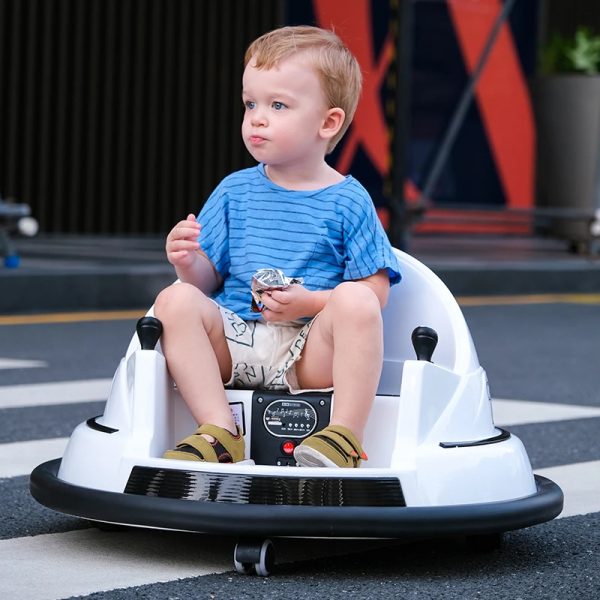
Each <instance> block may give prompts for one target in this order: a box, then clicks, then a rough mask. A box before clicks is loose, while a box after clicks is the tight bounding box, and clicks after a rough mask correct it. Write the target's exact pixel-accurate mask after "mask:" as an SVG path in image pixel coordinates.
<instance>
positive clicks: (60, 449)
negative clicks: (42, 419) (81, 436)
mask: <svg viewBox="0 0 600 600" xmlns="http://www.w3.org/2000/svg"><path fill="white" fill-rule="evenodd" d="M67 441H68V438H51V439H45V440H29V441H27V442H12V443H10V444H0V479H2V478H6V477H18V476H19V475H29V474H30V473H31V471H33V469H34V468H35V467H36V466H37V465H39V464H40V463H43V462H46V461H47V460H50V459H52V458H59V457H60V456H62V455H63V453H64V451H65V448H66V446H67Z"/></svg>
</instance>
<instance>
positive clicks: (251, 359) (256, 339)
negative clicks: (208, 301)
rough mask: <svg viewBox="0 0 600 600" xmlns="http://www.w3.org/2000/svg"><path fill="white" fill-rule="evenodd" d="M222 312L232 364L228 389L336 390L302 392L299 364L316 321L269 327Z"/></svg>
mask: <svg viewBox="0 0 600 600" xmlns="http://www.w3.org/2000/svg"><path fill="white" fill-rule="evenodd" d="M217 306H219V305H217ZM219 310H220V312H221V317H222V318H223V327H224V329H225V338H226V339H227V346H228V347H229V353H230V354H231V362H232V374H231V379H230V380H229V381H228V382H227V383H226V384H225V387H229V388H245V389H265V390H276V391H287V392H290V393H292V394H298V393H300V392H304V391H330V389H332V388H328V390H300V389H299V386H298V379H297V377H296V369H295V363H296V361H297V360H298V359H299V358H300V356H301V354H302V350H303V348H304V344H305V343H306V339H307V337H308V332H309V331H310V328H311V326H312V324H313V323H314V321H315V319H314V318H313V319H312V320H311V321H309V322H308V323H298V322H285V323H267V322H265V321H262V320H259V321H244V320H243V319H242V318H241V317H239V316H238V315H237V314H236V313H234V312H232V311H230V310H228V309H227V308H224V307H222V306H219ZM315 318H316V317H315Z"/></svg>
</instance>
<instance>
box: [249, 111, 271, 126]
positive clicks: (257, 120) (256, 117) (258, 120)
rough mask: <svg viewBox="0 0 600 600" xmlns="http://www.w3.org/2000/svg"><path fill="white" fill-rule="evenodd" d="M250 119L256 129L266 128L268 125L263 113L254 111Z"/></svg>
mask: <svg viewBox="0 0 600 600" xmlns="http://www.w3.org/2000/svg"><path fill="white" fill-rule="evenodd" d="M250 118H251V123H252V125H254V126H255V127H260V126H261V125H263V126H264V125H266V124H267V119H266V117H265V115H264V113H263V112H262V111H259V110H254V111H252V116H251V117H250Z"/></svg>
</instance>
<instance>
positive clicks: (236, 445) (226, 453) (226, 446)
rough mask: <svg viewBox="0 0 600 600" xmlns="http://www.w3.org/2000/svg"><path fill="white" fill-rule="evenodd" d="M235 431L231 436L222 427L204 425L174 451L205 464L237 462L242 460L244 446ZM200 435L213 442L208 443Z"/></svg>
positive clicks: (182, 441)
mask: <svg viewBox="0 0 600 600" xmlns="http://www.w3.org/2000/svg"><path fill="white" fill-rule="evenodd" d="M236 429H237V435H233V434H232V433H231V432H230V431H228V430H227V429H225V428H223V427H218V426H217V425H211V424H209V423H205V424H204V425H202V426H201V427H199V428H198V429H197V430H196V432H195V433H193V434H192V435H189V436H188V437H186V438H184V439H183V440H181V442H179V444H177V446H176V447H175V451H176V452H182V453H186V454H191V455H192V456H195V457H197V458H198V459H200V460H203V461H206V462H220V463H227V462H238V461H240V460H242V459H243V458H244V445H243V443H242V439H243V438H242V437H241V433H240V430H239V428H237V427H236ZM202 434H204V435H210V436H212V437H213V438H214V440H215V441H214V442H212V443H211V442H209V441H208V440H207V439H206V438H205V437H204V436H203V435H202Z"/></svg>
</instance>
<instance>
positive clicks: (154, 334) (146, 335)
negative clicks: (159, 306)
mask: <svg viewBox="0 0 600 600" xmlns="http://www.w3.org/2000/svg"><path fill="white" fill-rule="evenodd" d="M162 329H163V328H162V323H161V322H160V321H159V320H158V319H157V318H156V317H142V318H141V319H140V320H139V321H138V322H137V325H136V327H135V330H136V331H137V335H138V338H139V339H140V344H141V346H142V350H154V348H155V346H156V343H157V342H158V340H159V338H160V336H161V335H162Z"/></svg>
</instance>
